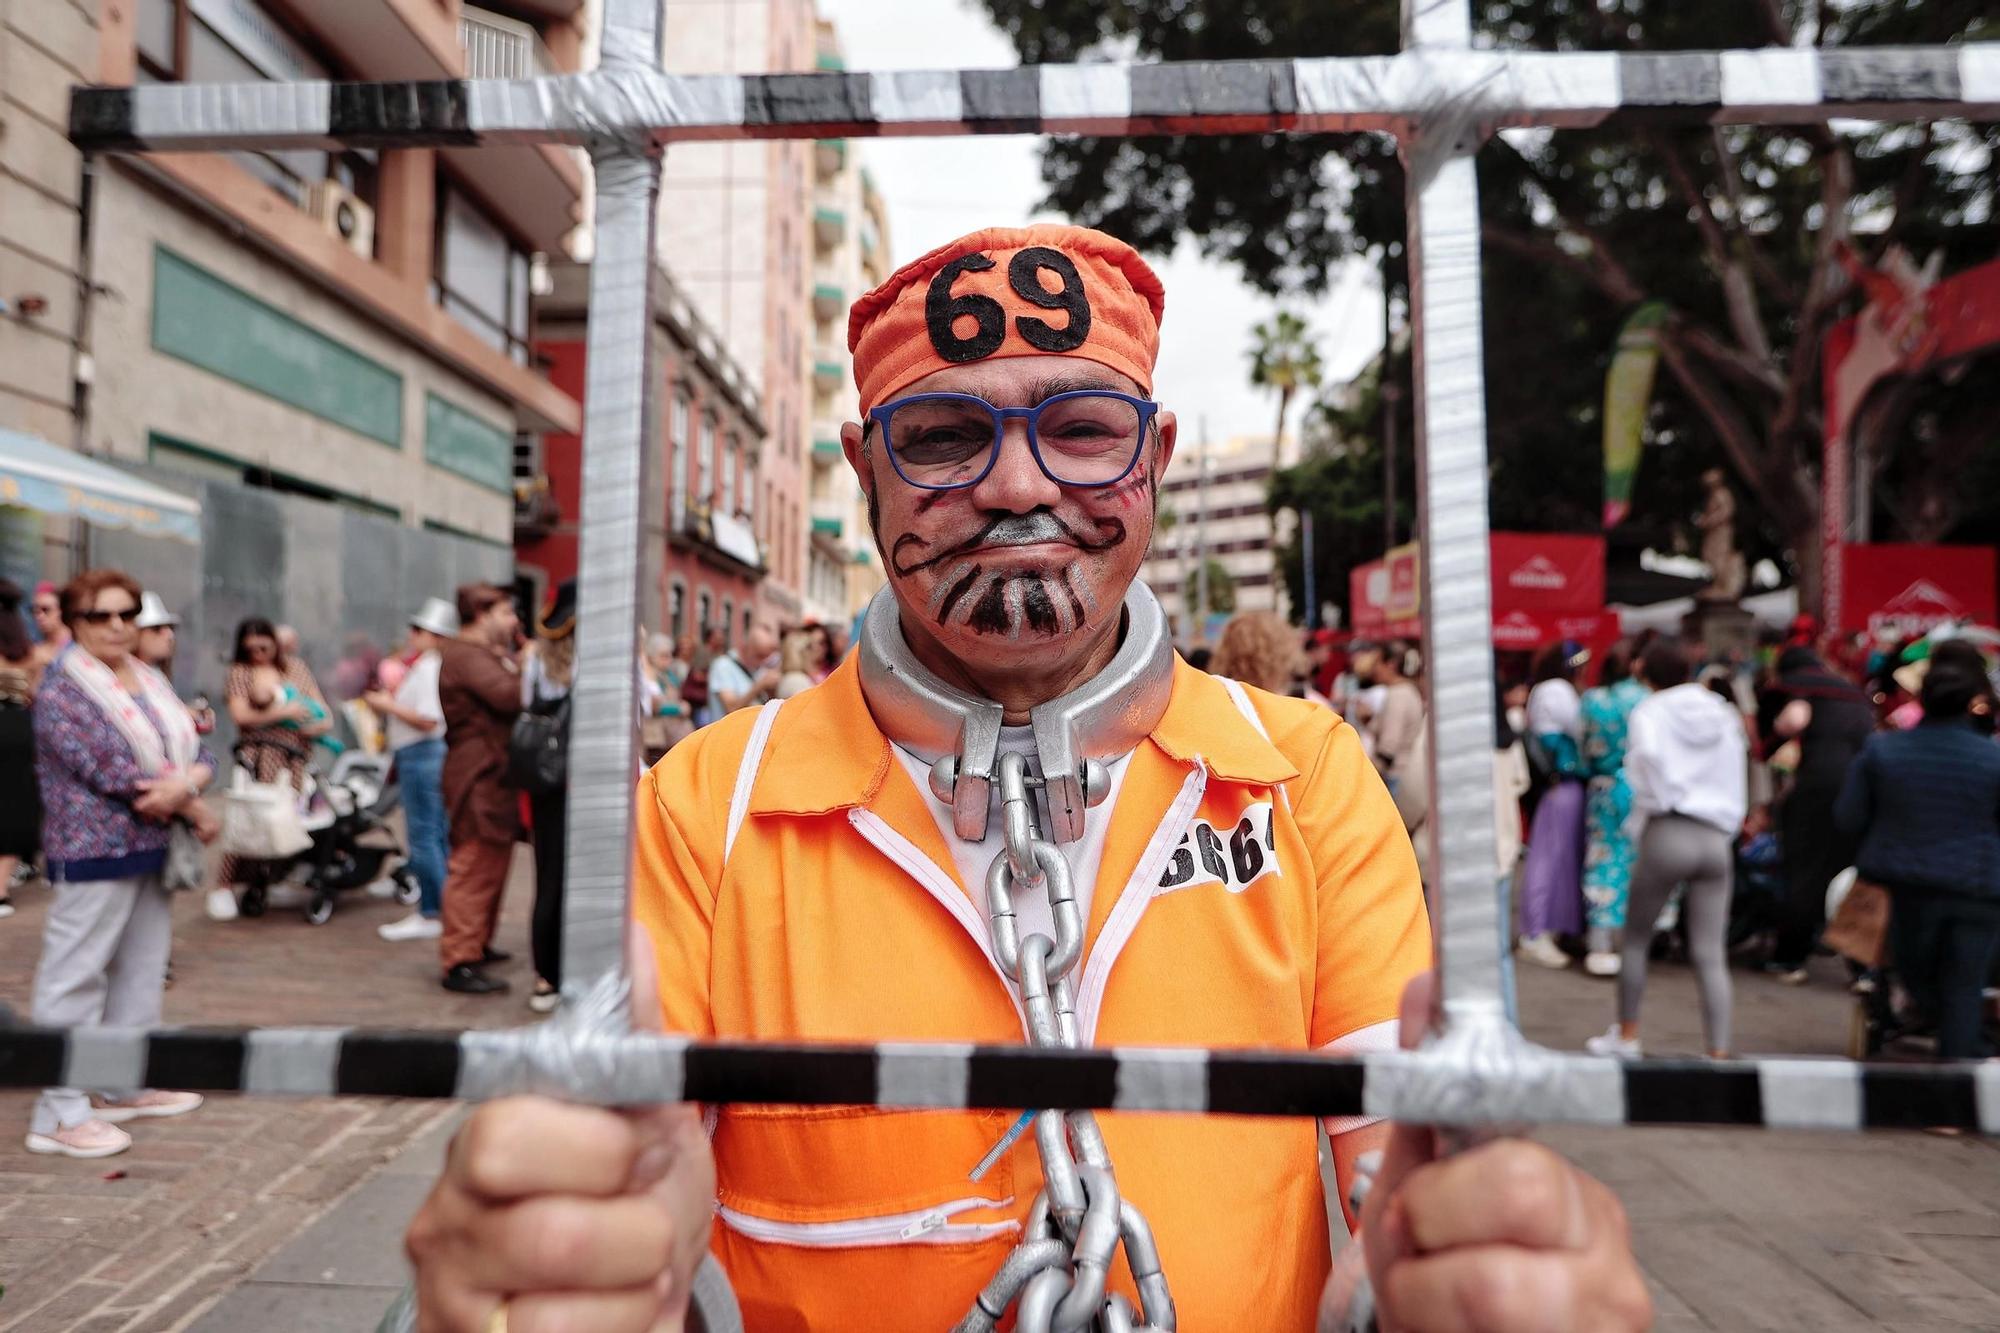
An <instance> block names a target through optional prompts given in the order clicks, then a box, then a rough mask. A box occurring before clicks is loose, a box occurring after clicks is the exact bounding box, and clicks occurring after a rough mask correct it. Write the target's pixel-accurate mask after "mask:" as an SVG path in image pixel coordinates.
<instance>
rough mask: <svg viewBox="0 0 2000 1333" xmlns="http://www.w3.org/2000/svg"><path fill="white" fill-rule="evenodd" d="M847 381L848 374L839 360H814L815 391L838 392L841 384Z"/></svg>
mask: <svg viewBox="0 0 2000 1333" xmlns="http://www.w3.org/2000/svg"><path fill="white" fill-rule="evenodd" d="M846 382H847V375H846V372H844V371H843V370H842V369H841V368H840V363H839V362H837V361H815V362H813V392H814V393H838V392H840V386H841V385H842V384H844V383H846Z"/></svg>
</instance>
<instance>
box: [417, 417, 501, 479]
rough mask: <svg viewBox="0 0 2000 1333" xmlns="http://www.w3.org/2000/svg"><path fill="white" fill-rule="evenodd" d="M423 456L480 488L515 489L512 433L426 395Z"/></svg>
mask: <svg viewBox="0 0 2000 1333" xmlns="http://www.w3.org/2000/svg"><path fill="white" fill-rule="evenodd" d="M424 457H425V458H427V459H429V460H430V461H431V462H432V463H434V464H435V465H437V466H438V467H441V468H444V469H445V470H447V471H450V472H456V473H457V474H458V475H459V476H461V477H467V478H470V479H471V480H473V481H476V482H478V483H479V484H480V485H481V486H490V487H492V488H493V489H494V490H496V491H504V492H508V493H512V491H513V489H514V436H513V433H512V432H511V431H507V430H503V429H502V428H501V427H499V426H496V425H494V424H493V423H492V422H490V421H486V420H484V419H483V418H480V417H476V416H474V415H472V413H470V412H468V411H466V410H465V409H464V408H462V407H458V406H456V405H454V404H452V403H448V402H446V401H445V400H444V399H442V398H440V397H438V396H437V395H436V394H434V393H427V394H425V395H424Z"/></svg>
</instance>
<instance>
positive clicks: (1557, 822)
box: [1189, 611, 2000, 1058]
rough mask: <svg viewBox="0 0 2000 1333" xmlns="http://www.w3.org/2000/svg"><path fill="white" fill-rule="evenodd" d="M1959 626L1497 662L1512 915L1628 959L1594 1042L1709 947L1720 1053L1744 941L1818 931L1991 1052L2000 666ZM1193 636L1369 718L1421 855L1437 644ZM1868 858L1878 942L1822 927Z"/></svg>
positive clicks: (1515, 930) (1713, 1029) (1211, 664)
mask: <svg viewBox="0 0 2000 1333" xmlns="http://www.w3.org/2000/svg"><path fill="white" fill-rule="evenodd" d="M1949 635H1950V631H1949V630H1947V631H1944V632H1941V633H1940V634H1939V635H1938V636H1936V638H1935V639H1933V638H1931V637H1929V636H1926V637H1925V638H1922V639H1903V640H1901V641H1897V642H1893V643H1889V642H1885V643H1883V644H1880V645H1877V646H1876V648H1875V650H1874V651H1873V653H1872V654H1865V655H1856V654H1854V653H1851V652H1850V653H1848V654H1846V655H1844V656H1843V658H1842V665H1841V666H1839V667H1836V666H1834V665H1831V664H1830V663H1829V661H1828V660H1827V658H1826V657H1825V656H1823V655H1822V653H1821V652H1820V651H1818V650H1817V649H1816V648H1815V646H1814V644H1815V641H1816V640H1818V639H1820V638H1821V637H1822V636H1821V635H1820V633H1819V630H1818V626H1817V625H1816V624H1814V623H1813V622H1811V620H1810V619H1809V618H1805V617H1801V618H1800V619H1799V620H1798V621H1797V622H1795V623H1794V624H1793V625H1792V626H1791V628H1790V630H1789V633H1788V634H1787V635H1786V636H1785V637H1784V638H1782V639H1777V638H1776V637H1775V636H1767V640H1766V642H1765V643H1764V644H1763V645H1762V646H1761V649H1760V652H1759V653H1758V655H1757V656H1756V658H1755V659H1753V660H1736V659H1734V658H1715V657H1706V658H1705V655H1704V654H1703V653H1702V651H1701V649H1700V647H1699V646H1698V645H1694V644H1691V643H1688V642H1686V641H1683V640H1681V639H1679V638H1677V637H1671V636H1661V635H1657V634H1647V635H1643V636H1640V637H1638V638H1636V639H1631V640H1623V641H1620V642H1618V643H1616V644H1614V645H1612V646H1611V647H1610V648H1609V649H1607V650H1606V651H1604V652H1603V653H1602V654H1601V656H1598V657H1596V658H1595V660H1593V654H1592V653H1591V652H1590V650H1589V649H1587V648H1586V647H1585V646H1584V645H1582V644H1579V643H1575V642H1565V643H1560V644H1554V645H1550V646H1548V647H1547V648H1545V649H1544V650H1543V651H1541V652H1540V653H1538V654H1535V655H1534V656H1533V658H1532V660H1531V662H1530V668H1529V673H1528V676H1527V678H1526V679H1520V680H1516V679H1503V680H1501V681H1500V682H1498V684H1497V689H1496V697H1497V699H1498V701H1499V716H1498V718H1497V719H1496V724H1495V750H1494V789H1495V793H1496V824H1495V833H1496V838H1495V845H1496V849H1497V852H1498V858H1497V864H1496V866H1495V870H1496V873H1497V875H1498V885H1499V892H1500V894H1501V901H1502V904H1503V913H1502V917H1503V922H1504V923H1505V930H1506V935H1507V939H1508V942H1509V943H1510V944H1511V946H1512V948H1513V952H1514V954H1515V955H1516V956H1517V957H1519V958H1520V959H1522V960H1524V961H1527V962H1530V963H1534V964H1537V965H1539V966H1542V967H1547V968H1555V969H1562V968H1569V967H1573V966H1575V967H1580V968H1581V969H1582V970H1583V971H1585V972H1587V973H1588V974H1590V975H1591V976H1595V977H1602V978H1605V979H1607V980H1614V981H1615V983H1616V985H1615V991H1616V998H1615V1000H1614V1018H1613V1021H1612V1023H1611V1025H1610V1026H1609V1028H1608V1029H1607V1030H1606V1032H1605V1033H1604V1034H1603V1035H1602V1036H1599V1037H1595V1038H1592V1039H1591V1041H1590V1042H1589V1043H1588V1046H1589V1049H1590V1050H1591V1051H1593V1052H1594V1053H1597V1054H1603V1055H1616V1056H1623V1057H1636V1056H1638V1055H1640V1054H1641V1053H1642V1047H1641V1044H1640V1040H1639V1013H1640V1008H1641V1003H1642V1000H1643V997H1644V993H1645V986H1646V974H1647V968H1648V965H1649V964H1650V963H1651V962H1652V961H1653V960H1654V959H1656V958H1658V957H1660V956H1661V955H1662V954H1666V953H1675V954H1678V955H1680V956H1681V957H1684V958H1685V960H1686V961H1687V962H1688V964H1689V965H1690V966H1691V968H1692V969H1693V972H1694V974H1695V980H1696V983H1697V992H1698V994H1699V997H1700V1006H1701V1014H1702V1027H1703V1032H1704V1034H1705V1047H1706V1049H1707V1051H1708V1053H1709V1054H1711V1055H1713V1056H1717V1057H1722V1056H1727V1055H1729V1054H1730V1053H1731V1051H1732V1049H1733V1039H1732V1032H1731V1009H1732V1000H1733V990H1732V983H1731V967H1732V959H1733V960H1734V962H1735V963H1736V964H1739V965H1746V966H1754V967H1756V968H1757V969H1758V970H1760V971H1762V972H1764V973H1765V974H1767V975H1769V976H1770V977H1772V978H1774V979H1775V980H1777V981H1779V982H1781V983H1783V984H1786V985H1793V986H1796V985H1802V984H1804V983H1805V982H1806V981H1807V980H1808V977H1809V973H1808V969H1807V964H1808V962H1809V961H1810V959H1811V958H1812V957H1813V956H1814V955H1815V954H1832V953H1836V952H1838V953H1841V954H1842V955H1844V956H1845V957H1846V958H1847V960H1848V964H1849V967H1850V970H1851V972H1852V979H1853V982H1854V985H1855V986H1856V987H1858V988H1859V989H1860V990H1862V991H1863V992H1866V991H1867V990H1868V989H1869V988H1870V987H1874V986H1893V987H1894V990H1895V1003H1896V1007H1897V1008H1898V1010H1899V1012H1900V1013H1901V1015H1902V1017H1901V1019H1900V1020H1899V1022H1898V1024H1897V1026H1898V1029H1899V1031H1900V1032H1901V1033H1902V1034H1903V1035H1906V1036H1909V1037H1912V1038H1913V1039H1914V1040H1913V1045H1914V1047H1915V1048H1916V1049H1918V1050H1922V1049H1924V1048H1926V1047H1932V1046H1934V1048H1935V1050H1936V1052H1937V1054H1938V1055H1940V1056H1942V1057H1945V1058H1968V1057H1978V1056H1984V1055H1987V1054H1990V1053H1991V1050H1990V1046H1989V1039H1988V1033H1989V1029H1988V1026H1987V1025H1988V1023H1989V1021H1990V1020H1989V1019H1988V1017H1987V1012H1988V1001H1989V999H1990V997H1991V996H1992V995H1993V994H1994V987H1995V986H1996V984H2000V976H1996V972H2000V743H1995V742H1994V741H1993V739H1992V737H1993V732H1994V715H1995V707H1996V705H1995V698H1996V695H1995V685H1994V676H1995V674H1996V673H1995V671H1994V662H1993V660H1992V659H1991V658H1990V657H1989V656H1988V651H1987V650H1982V648H1981V647H1979V646H1977V645H1976V644H1975V643H1974V642H1973V641H1971V640H1970V639H1966V638H1953V637H1950V636H1949ZM1871 657H1872V660H1870V659H1871ZM1189 660H1190V661H1191V662H1192V663H1193V664H1195V665H1197V666H1201V667H1204V668H1205V669H1208V670H1210V671H1213V672H1214V673H1216V674H1217V675H1222V676H1227V677H1231V678H1233V679H1236V680H1240V681H1243V682H1245V683H1247V684H1251V685H1255V686H1257V687H1259V688H1261V689H1266V690H1270V691H1272V692H1274V693H1280V694H1289V695H1292V696H1294V697H1297V698H1304V699H1311V700H1316V701H1318V702H1321V703H1325V704H1327V705H1328V706H1329V707H1332V708H1333V709H1335V711H1337V712H1339V713H1340V714H1341V715H1342V716H1343V717H1344V718H1346V719H1347V720H1348V721H1349V722H1350V723H1352V724H1353V726H1354V727H1355V729H1356V732H1357V734H1358V736H1359V738H1360V741H1361V744H1362V746H1363V748H1364V749H1365V750H1366V751H1367V753H1368V754H1369V756H1370V757H1371V758H1372V759H1373V760H1374V762H1375V765H1376V767H1377V768H1378V769H1379V770H1380V772H1381V774H1382V776H1383V779H1384V781H1385V782H1386V784H1387V785H1388V787H1389V790H1390V794H1391V796H1392V797H1393V798H1394V799H1395V803H1396V807H1397V810H1398V812H1399V813H1400V814H1401V815H1402V816H1403V819H1404V825H1405V827H1406V828H1407V829H1408V830H1409V832H1410V835H1411V838H1412V840H1413V841H1414V843H1415V845H1416V847H1417V852H1418V857H1419V861H1420V864H1421V863H1422V862H1423V860H1424V858H1425V857H1426V855H1427V852H1428V849H1427V848H1426V846H1425V842H1426V839H1425V837H1424V831H1425V830H1424V824H1425V820H1426V819H1427V817H1428V813H1429V793H1428V789H1427V783H1428V780H1429V779H1428V755H1427V747H1428V744H1429V730H1428V726H1427V724H1426V719H1425V706H1424V696H1423V692H1422V690H1421V688H1420V684H1421V682H1420V679H1419V677H1420V674H1421V671H1422V659H1421V654H1420V653H1418V652H1417V650H1416V649H1415V647H1414V645H1412V644H1411V643H1408V642H1405V641H1390V642H1382V643H1377V642H1374V641H1371V640H1368V639H1365V638H1356V639H1353V640H1351V641H1346V642H1343V641H1342V640H1341V638H1340V636H1337V635H1336V634H1334V633H1333V632H1331V631H1327V630H1317V631H1308V632H1305V633H1304V634H1303V635H1302V634H1301V632H1300V631H1299V630H1298V629H1297V628H1296V627H1294V626H1292V625H1290V624H1288V623H1287V622H1286V621H1285V620H1284V619H1283V618H1281V617H1279V616H1277V615H1275V614H1273V613H1271V612H1268V611H1252V612H1245V613H1242V614H1240V615H1237V616H1234V617H1232V618H1231V619H1230V621H1229V622H1228V623H1227V624H1226V625H1225V626H1224V629H1223V633H1222V635H1221V638H1220V640H1219V641H1218V644H1217V646H1216V648H1215V650H1214V652H1213V654H1212V655H1211V654H1209V653H1208V651H1207V650H1206V649H1195V650H1193V651H1192V652H1191V653H1190V654H1189ZM1422 869H1423V870H1424V874H1425V881H1426V883H1428V882H1429V879H1430V875H1429V870H1430V867H1429V866H1428V865H1423V866H1422ZM1850 880H1852V881H1855V882H1858V883H1859V885H1860V890H1859V892H1860V893H1862V894H1869V895H1875V894H1886V895H1887V902H1888V904H1889V907H1890V910H1888V911H1886V912H1881V913H1878V915H1880V916H1884V917H1886V918H1888V919H1889V920H1890V921H1891V924H1890V925H1889V926H1888V927H1887V928H1886V929H1877V930H1874V931H1872V932H1867V931H1864V933H1863V935H1862V936H1861V942H1860V947H1859V949H1853V948H1851V947H1849V946H1848V945H1847V935H1846V932H1844V931H1843V932H1841V933H1840V936H1839V942H1840V945H1841V947H1840V948H1838V949H1836V948H1834V947H1831V946H1829V945H1828V944H1825V943H1822V935H1823V932H1825V931H1826V930H1827V928H1828V916H1827V912H1828V909H1827V902H1828V891H1829V889H1830V888H1833V889H1834V890H1835V893H1836V897H1839V886H1840V885H1842V884H1844V883H1846V882H1848V881H1850ZM1848 892H1849V893H1850V894H1852V893H1853V892H1854V890H1849V891H1848ZM1843 901H1844V900H1843ZM1511 984H1512V980H1511V976H1510V977H1509V985H1510V987H1511ZM1510 1004H1511V1001H1510Z"/></svg>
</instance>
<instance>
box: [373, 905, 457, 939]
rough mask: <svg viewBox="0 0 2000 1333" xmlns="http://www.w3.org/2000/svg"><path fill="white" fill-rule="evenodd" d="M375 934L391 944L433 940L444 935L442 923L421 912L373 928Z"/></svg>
mask: <svg viewBox="0 0 2000 1333" xmlns="http://www.w3.org/2000/svg"><path fill="white" fill-rule="evenodd" d="M375 933H376V934H377V935H380V936H381V937H382V938H383V939H385V940H389V941H391V942H396V941H400V940H434V939H436V938H437V937H438V936H440V935H442V934H444V922H442V921H440V920H438V919H437V918H436V917H434V916H425V915H424V914H423V913H422V912H412V913H410V914H409V915H408V916H406V917H404V918H403V919H402V920H400V921H391V922H389V923H388V924H387V925H382V926H377V927H375Z"/></svg>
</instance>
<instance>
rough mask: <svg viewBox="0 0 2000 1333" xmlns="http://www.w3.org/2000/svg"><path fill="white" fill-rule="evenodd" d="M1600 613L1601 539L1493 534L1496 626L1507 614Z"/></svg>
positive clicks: (1564, 534)
mask: <svg viewBox="0 0 2000 1333" xmlns="http://www.w3.org/2000/svg"><path fill="white" fill-rule="evenodd" d="M1603 609H1604V539H1603V538H1602V537H1575V536H1570V535H1569V534H1567V533H1557V532H1496V533H1494V534H1493V619H1494V623H1495V624H1496V625H1497V624H1498V623H1499V621H1500V618H1501V617H1502V616H1504V615H1506V614H1507V613H1508V612H1510V611H1528V612H1566V613H1569V614H1572V615H1595V614H1597V613H1598V612H1600V611H1602V610H1603ZM1558 637H1562V636H1558Z"/></svg>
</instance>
